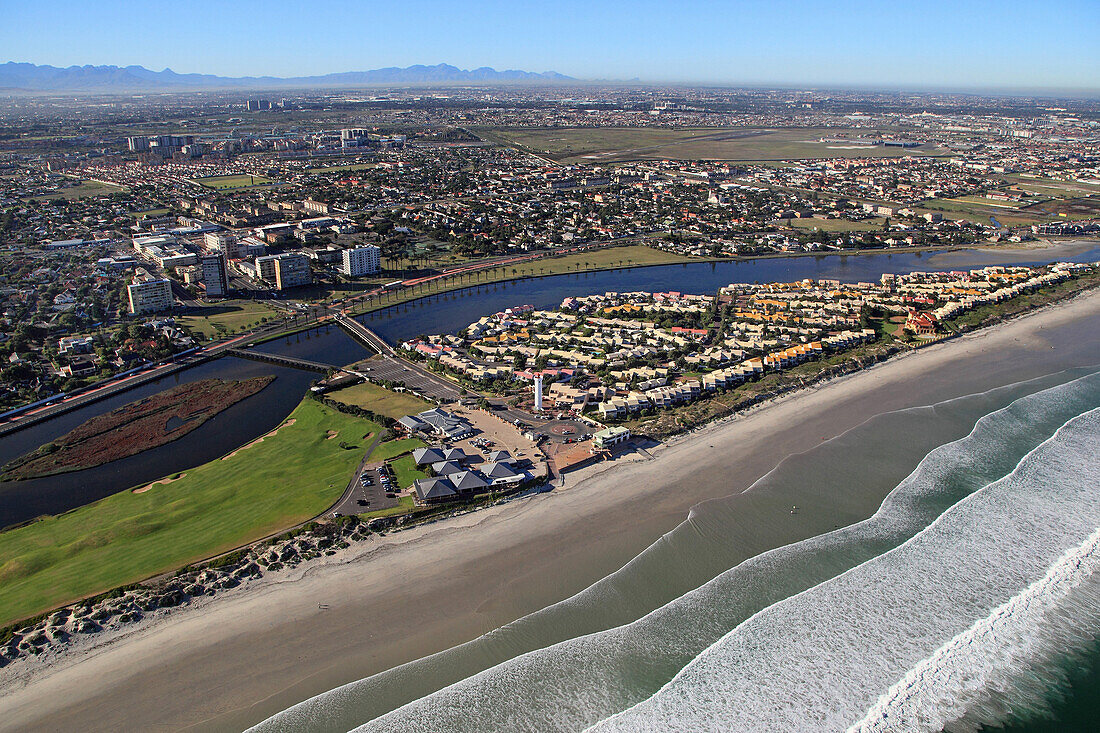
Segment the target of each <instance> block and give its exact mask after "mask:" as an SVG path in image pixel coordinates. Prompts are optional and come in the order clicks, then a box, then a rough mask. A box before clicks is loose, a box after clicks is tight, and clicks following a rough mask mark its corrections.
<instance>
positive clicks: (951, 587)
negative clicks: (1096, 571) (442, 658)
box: [593, 408, 1100, 731]
mask: <svg viewBox="0 0 1100 733" xmlns="http://www.w3.org/2000/svg"><path fill="white" fill-rule="evenodd" d="M1098 452H1100V408H1097V409H1094V410H1092V411H1090V412H1088V413H1085V414H1084V415H1081V416H1079V417H1077V418H1074V419H1073V420H1070V421H1069V422H1067V423H1066V425H1064V426H1063V427H1062V428H1060V429H1059V430H1058V432H1057V433H1056V434H1055V435H1054V437H1052V438H1051V439H1049V440H1048V441H1046V442H1044V443H1043V444H1042V445H1041V446H1040V447H1038V448H1036V449H1035V450H1034V451H1032V452H1031V453H1029V454H1028V456H1027V457H1025V458H1024V459H1023V460H1022V461H1021V462H1020V465H1019V466H1018V467H1017V469H1016V470H1015V471H1013V472H1012V474H1010V475H1009V476H1006V477H1005V478H1003V479H1001V480H999V481H996V482H994V483H992V484H990V485H989V486H986V487H985V488H983V489H981V490H980V491H978V492H976V493H974V494H972V495H971V496H969V497H968V498H966V499H964V500H963V501H961V502H959V503H958V504H957V505H956V506H954V507H953V508H951V509H950V510H949V511H947V512H945V513H944V514H943V515H942V516H940V517H939V518H938V519H937V520H936V521H935V522H933V523H932V524H931V525H930V526H929V527H927V528H926V529H924V530H922V531H921V532H920V533H918V534H917V535H916V536H914V537H913V538H912V539H910V540H909V541H907V542H905V543H904V544H902V545H900V546H899V547H897V548H895V549H893V550H891V551H889V552H887V553H884V554H883V555H881V556H879V557H876V558H875V559H873V560H870V561H868V562H866V563H864V564H863V565H860V566H858V567H856V568H853V569H852V570H849V571H847V572H845V573H843V574H841V575H839V576H837V577H836V578H834V579H832V580H829V581H826V582H824V583H822V584H820V585H818V586H816V587H814V588H811V589H809V590H807V591H805V592H803V593H800V594H798V595H796V596H792V597H791V598H788V599H786V600H785V601H783V602H781V603H777V604H775V605H773V606H771V607H769V608H767V609H765V610H763V611H761V612H760V613H758V614H756V615H755V616H753V617H752V618H750V619H749V620H747V621H746V622H744V623H743V624H741V625H740V626H738V627H737V628H736V629H734V630H733V631H731V632H730V633H729V634H727V635H726V636H725V637H723V638H722V639H721V640H720V641H719V642H717V643H715V644H714V645H712V646H711V647H709V648H708V649H707V650H706V651H705V652H703V653H702V654H700V655H699V656H698V657H697V658H696V659H694V660H693V661H692V662H691V663H690V664H688V665H687V666H686V667H685V668H684V669H682V670H681V671H680V673H679V674H677V676H676V677H675V678H674V679H673V680H671V681H670V682H669V683H668V684H667V685H665V686H664V687H663V688H662V689H661V690H660V691H659V692H658V693H657V694H655V695H653V696H652V697H650V698H649V699H648V700H645V701H644V702H642V703H639V704H638V705H635V706H634V707H632V708H630V709H628V710H626V711H623V712H622V713H619V714H617V715H615V716H612V717H611V718H609V719H607V720H605V721H603V722H602V723H601V724H599V725H597V726H595V727H594V728H593V729H594V730H600V731H615V730H622V731H634V730H653V729H659V730H670V731H677V730H691V731H696V730H716V729H721V730H738V731H753V730H759V731H782V730H791V731H802V730H807V729H812V730H844V729H846V728H847V727H848V726H849V725H850V724H851V723H852V722H853V721H855V720H858V719H859V718H860V717H861V716H862V715H863V713H864V711H866V710H868V709H869V708H870V707H871V705H872V704H874V702H875V701H876V700H877V699H878V697H879V696H880V694H881V693H882V692H883V691H885V690H887V689H888V687H889V686H890V685H891V684H892V683H893V682H894V681H895V680H898V679H899V678H900V677H902V676H903V675H904V674H905V673H906V671H907V670H909V669H910V668H913V667H914V666H915V665H916V664H917V663H918V662H919V661H920V660H921V659H923V658H924V657H926V656H930V655H931V654H932V653H933V652H934V651H935V650H936V649H937V648H938V647H940V646H942V645H944V644H945V643H946V642H947V641H948V640H949V639H951V638H952V637H954V636H956V635H957V634H959V633H960V632H962V631H964V630H965V629H967V628H969V627H970V626H971V625H972V623H973V621H974V619H976V618H984V617H986V616H989V615H990V613H991V609H993V608H994V607H996V606H998V605H1000V604H1002V603H1004V602H1006V601H1007V600H1008V599H1010V598H1011V597H1013V596H1015V595H1016V594H1017V593H1018V592H1019V591H1020V589H1021V588H1024V587H1026V586H1027V585H1029V584H1030V583H1032V582H1034V580H1035V579H1036V578H1038V577H1040V576H1042V575H1043V574H1044V573H1045V572H1046V571H1047V569H1048V568H1049V567H1051V565H1052V564H1053V563H1054V561H1055V559H1056V558H1058V557H1059V556H1060V555H1061V554H1062V553H1063V551H1064V550H1065V548H1066V547H1072V546H1076V545H1078V544H1081V543H1082V542H1083V541H1084V540H1085V538H1086V537H1088V536H1089V535H1090V534H1091V533H1092V532H1094V531H1095V530H1096V528H1097V527H1098V526H1100V492H1097V491H1096V481H1095V478H1094V477H1095V476H1096V475H1098V468H1100V466H1098V463H1097V455H1098Z"/></svg>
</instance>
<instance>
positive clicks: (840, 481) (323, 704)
mask: <svg viewBox="0 0 1100 733" xmlns="http://www.w3.org/2000/svg"><path fill="white" fill-rule="evenodd" d="M1078 373H1080V372H1078ZM1068 378H1069V377H1068V376H1065V375H1063V376H1062V377H1061V379H1062V380H1063V381H1064V380H1066V379H1068ZM1050 384H1055V385H1056V386H1053V387H1051V386H1049V385H1050ZM1036 390H1039V391H1036ZM1029 392H1030V394H1029ZM1021 395H1023V396H1021ZM1096 404H1100V375H1098V374H1095V373H1094V374H1088V375H1087V376H1084V377H1080V378H1078V379H1074V380H1073V381H1069V382H1067V383H1064V384H1058V383H1057V381H1051V380H1050V379H1045V380H1032V381H1031V382H1029V383H1021V384H1020V385H1010V386H1009V387H1003V388H999V389H997V390H991V391H990V392H989V393H982V394H979V395H969V396H967V397H964V398H958V399H956V400H951V401H948V402H945V403H940V404H939V405H935V406H931V407H925V408H912V409H910V410H904V411H900V413H888V414H887V415H884V416H879V418H875V419H873V420H872V421H871V423H869V424H868V425H865V426H864V427H863V429H855V430H854V431H850V434H846V435H845V436H841V437H840V438H837V439H834V440H833V441H829V444H828V445H824V446H822V447H821V448H819V449H814V450H813V451H810V452H809V453H807V454H802V455H800V456H793V457H791V458H789V459H787V461H785V462H784V463H783V464H781V466H780V467H779V468H777V469H776V470H775V471H773V472H772V474H769V475H768V476H766V477H764V478H763V479H761V480H760V481H758V482H757V483H756V484H754V486H753V487H752V489H751V490H750V491H749V492H747V493H746V494H741V495H738V496H737V497H731V499H730V500H718V501H715V502H707V503H705V504H704V505H701V506H700V507H698V508H697V509H693V510H692V512H691V516H690V517H689V519H688V521H686V522H685V523H683V524H682V525H680V526H679V527H678V528H677V529H676V530H674V531H673V532H670V533H669V534H668V535H666V536H665V537H663V538H662V539H661V540H659V541H658V542H657V543H655V544H654V545H653V546H651V547H650V548H649V549H648V550H646V551H645V552H643V553H642V554H641V555H639V556H638V557H637V558H635V559H634V560H633V561H631V563H628V564H627V565H626V566H625V567H624V568H623V569H622V570H620V571H618V572H617V573H614V574H612V575H611V576H608V578H605V579H604V580H603V581H601V582H600V583H597V584H595V585H594V586H592V587H591V588H589V589H588V590H586V591H584V592H582V593H580V594H578V595H577V596H575V597H574V598H571V599H568V600H567V601H563V602H561V603H559V604H555V605H554V606H551V607H549V608H547V609H543V610H542V611H540V612H538V613H536V614H532V616H530V617H525V618H524V619H520V620H519V621H517V622H514V623H512V624H509V625H507V626H505V627H503V628H502V629H498V630H497V631H494V632H492V633H490V634H488V635H486V636H484V637H481V638H479V639H477V640H475V641H473V642H469V643H468V644H465V645H461V646H459V647H456V648H455V649H451V650H448V651H446V652H441V653H440V654H437V655H432V656H430V657H426V658H424V659H421V660H417V661H415V662H411V663H409V664H406V665H401V666H400V667H397V668H394V669H392V670H389V671H387V672H384V673H381V674H378V675H374V676H372V677H368V678H366V679H364V680H360V681H358V682H354V683H350V684H348V685H345V686H343V687H340V688H336V689H335V690H332V691H330V692H327V693H324V694H322V695H319V696H317V697H315V698H313V699H311V700H307V701H305V702H303V703H300V704H299V705H296V706H294V707H292V708H290V709H288V710H286V711H284V712H283V713H280V714H278V715H276V716H274V717H273V718H271V719H269V720H268V721H265V722H264V723H262V724H260V725H259V726H257V729H258V730H299V729H302V728H305V727H308V728H309V729H311V730H347V729H349V728H353V727H355V726H357V725H361V724H363V723H364V722H365V721H371V722H370V723H368V724H366V725H363V727H362V728H361V730H425V731H428V730H430V731H439V730H478V731H481V730H540V731H541V730H577V729H580V728H584V727H585V726H588V725H592V724H594V723H597V722H599V721H600V720H602V719H604V718H606V717H608V716H611V715H613V714H615V713H616V712H618V711H622V710H624V709H626V708H629V707H631V706H632V705H635V704H637V703H639V702H641V701H644V700H646V699H647V698H649V697H650V696H651V695H653V694H654V693H655V692H657V691H658V690H659V689H661V687H662V685H665V684H666V683H668V682H669V681H670V680H672V679H673V678H674V677H675V676H676V675H677V673H679V672H681V670H682V669H684V667H685V665H689V663H690V662H692V660H693V659H695V658H696V657H697V655H699V654H700V653H701V652H704V650H706V649H707V648H708V647H709V646H711V645H712V644H714V643H715V642H716V641H718V640H719V639H721V638H722V637H723V636H724V635H726V634H727V633H729V632H730V630H731V629H735V628H736V627H738V625H739V624H742V622H744V621H745V620H746V619H749V618H750V617H752V616H753V614H756V613H758V612H760V611H761V610H762V609H766V608H769V607H771V606H773V604H779V603H781V602H782V601H784V599H788V598H790V597H791V596H794V595H795V594H798V593H801V592H803V591H806V590H807V589H809V588H812V587H814V586H816V585H818V584H821V583H823V582H825V581H828V580H829V579H831V578H835V577H836V576H838V575H839V574H841V573H844V572H845V571H848V570H850V569H851V568H853V567H855V566H857V565H859V564H860V563H864V562H866V561H868V560H871V559H872V558H875V557H877V556H880V555H882V554H883V553H885V552H887V551H889V550H891V549H892V548H896V547H897V546H898V545H899V544H901V543H903V542H905V541H906V540H907V539H909V538H911V537H913V536H914V535H915V534H916V533H917V532H919V531H920V530H922V529H923V528H925V527H927V526H928V524H929V523H930V522H932V521H933V520H934V519H936V517H938V516H940V515H941V514H942V513H943V512H944V511H945V510H946V509H948V508H949V507H951V506H952V505H954V504H955V503H956V502H958V501H959V500H960V499H963V498H964V497H966V496H968V495H970V494H972V493H973V492H975V491H978V490H979V489H981V488H982V487H984V486H987V485H989V484H990V483H991V482H994V481H996V480H997V479H1000V478H1002V477H1004V476H1006V475H1007V474H1009V473H1011V472H1012V471H1013V470H1014V469H1016V468H1017V466H1018V463H1019V461H1020V460H1021V458H1022V457H1023V456H1025V455H1026V454H1028V453H1029V452H1030V451H1032V450H1033V449H1035V448H1036V446H1039V445H1040V444H1042V443H1043V442H1044V441H1046V440H1048V439H1049V438H1050V437H1051V435H1053V434H1054V433H1055V431H1057V430H1058V429H1059V427H1061V426H1063V425H1064V424H1066V422H1067V421H1068V420H1070V419H1072V418H1074V417H1075V416H1077V415H1079V414H1080V413H1081V412H1082V411H1083V410H1084V409H1088V408H1089V407H1092V406H1095V405H1096ZM979 416H981V419H977V418H978V417H979ZM975 420H976V422H975ZM963 425H966V426H967V429H968V428H969V427H972V430H970V432H969V434H967V432H966V429H963V430H962V431H960V432H956V433H955V436H954V438H955V439H954V440H953V442H949V443H946V444H944V437H943V436H944V435H948V436H950V435H951V433H952V432H953V431H958V430H959V427H960V426H963ZM948 439H952V438H951V437H948ZM899 444H904V446H903V447H905V448H907V449H908V450H910V451H913V450H920V451H922V453H919V454H918V455H923V454H925V453H926V455H924V459H923V460H922V461H921V462H920V464H919V465H918V466H917V468H916V469H915V470H913V471H912V473H911V474H910V475H909V476H908V477H907V478H905V479H904V480H902V481H901V482H900V483H898V477H895V478H892V479H891V478H890V476H891V475H892V473H891V471H890V470H887V469H886V468H884V466H885V465H886V464H889V463H891V461H893V462H894V463H897V461H898V456H899V455H901V454H900V453H899V452H898V451H900V450H901V448H899V447H898V445H899ZM823 450H827V451H829V452H831V453H832V454H836V455H839V456H840V459H839V460H837V461H835V462H834V463H833V464H832V465H831V466H830V470H829V471H825V472H822V471H821V470H820V463H819V462H820V460H821V459H822V455H823V453H822V451H823ZM853 457H855V459H856V460H853ZM876 459H880V460H876ZM914 460H915V459H914ZM908 465H910V466H911V465H912V463H910V464H908ZM784 467H786V468H787V469H789V470H785V471H784V470H781V469H784ZM894 470H895V471H896V469H894ZM795 480H802V481H805V480H811V481H813V482H814V483H815V489H817V490H819V491H820V492H821V493H822V494H823V495H824V496H826V497H827V498H828V499H833V498H834V497H835V500H836V501H843V500H844V498H845V496H846V495H847V494H850V493H851V492H852V490H853V487H854V485H859V484H860V483H861V482H866V483H873V482H876V481H878V482H882V481H887V480H888V481H889V484H887V486H895V485H896V486H895V488H894V489H893V491H891V492H890V493H889V495H888V496H887V498H886V500H885V501H884V502H883V503H882V506H881V507H880V509H879V510H878V512H877V513H876V514H875V515H874V516H873V517H871V518H869V519H866V520H864V521H861V522H858V523H856V524H852V525H850V526H848V527H845V528H842V529H837V530H833V531H831V532H826V533H825V534H821V535H818V536H816V537H812V538H810V539H807V540H803V541H800V542H796V543H794V544H791V545H787V546H784V547H780V548H778V549H775V550H770V551H767V552H762V553H758V554H757V553H753V554H752V555H749V556H748V559H746V557H744V556H742V555H740V554H739V553H744V548H743V547H741V545H745V544H746V543H745V542H744V540H745V535H746V534H747V533H748V532H749V531H750V529H751V528H746V527H744V526H743V524H744V521H743V520H742V518H741V517H740V516H738V511H737V510H738V507H739V506H741V505H740V504H739V503H738V502H741V501H743V497H754V498H753V500H755V501H768V500H774V499H769V498H768V497H770V496H771V495H772V494H779V495H782V492H783V489H784V484H785V483H791V482H792V481H795ZM798 488H801V489H803V490H804V489H805V487H804V486H803V487H798ZM882 493H883V494H885V493H886V491H885V489H883V490H882ZM778 503H782V500H778ZM789 507H790V504H789V503H787V504H786V508H789ZM776 508H777V509H780V507H776ZM782 514H786V511H785V510H782ZM655 586H659V588H655ZM677 589H679V590H678V592H675V593H673V595H671V597H670V598H665V599H664V600H659V601H657V602H654V600H653V599H657V598H660V597H661V596H660V595H659V593H658V591H660V593H665V594H666V595H667V594H668V593H672V592H673V591H676V590H677ZM639 597H641V598H642V599H643V600H642V601H639V600H638V599H639ZM645 603H648V604H650V605H649V607H648V608H645V609H643V610H641V611H636V610H635V609H637V608H639V607H640V606H641V605H643V604H645ZM604 609H607V613H605V614H604V618H605V619H615V618H621V617H622V616H624V615H626V616H628V617H627V618H626V619H625V620H623V621H619V622H618V623H606V625H605V626H603V627H598V628H596V629H595V630H591V629H590V628H586V626H590V625H592V624H593V623H594V622H592V621H590V616H592V615H593V614H594V613H595V612H596V611H601V610H604ZM623 609H625V610H623ZM585 614H588V615H585ZM629 614H633V615H629ZM551 620H553V621H554V622H555V623H556V626H551V625H550V621H551ZM540 625H541V626H540ZM548 629H549V630H548ZM555 634H557V635H559V636H558V638H557V639H555V638H553V636H554V635H555ZM548 637H549V639H548V640H546V639H547V638H548ZM540 639H543V640H546V641H544V642H543V643H542V644H539V640H540ZM555 642H556V643H555ZM525 646H526V648H524V647H525ZM497 656H499V657H502V658H498V659H495V660H494V657H497ZM689 666H690V665H689ZM464 667H465V668H467V669H469V668H470V667H474V668H473V669H471V670H470V671H469V672H467V673H466V674H460V675H459V676H457V677H454V676H453V675H455V674H456V673H457V672H458V671H459V670H461V669H462V668H464ZM479 670H483V671H479ZM903 671H904V670H901V672H903ZM901 672H899V674H898V676H900V673H901ZM471 674H472V676H469V675H471ZM448 677H450V679H448ZM893 679H897V676H895V677H894V678H892V679H891V680H890V681H893ZM884 688H885V685H883V689H884ZM877 692H881V689H880V690H877V691H876V694H877ZM519 701H522V702H519ZM869 704H870V703H868V705H869ZM866 709H867V706H864V707H862V708H860V711H861V712H862V711H863V710H866ZM849 722H850V721H849ZM646 727H648V726H646ZM722 727H725V726H724V725H723V726H722Z"/></svg>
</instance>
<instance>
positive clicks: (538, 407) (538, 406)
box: [535, 374, 542, 412]
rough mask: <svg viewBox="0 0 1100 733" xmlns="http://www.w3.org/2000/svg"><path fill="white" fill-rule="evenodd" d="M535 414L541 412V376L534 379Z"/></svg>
mask: <svg viewBox="0 0 1100 733" xmlns="http://www.w3.org/2000/svg"><path fill="white" fill-rule="evenodd" d="M535 412H542V375H541V374H540V375H538V376H537V377H535Z"/></svg>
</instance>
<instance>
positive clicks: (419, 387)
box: [357, 355, 458, 401]
mask: <svg viewBox="0 0 1100 733" xmlns="http://www.w3.org/2000/svg"><path fill="white" fill-rule="evenodd" d="M357 369H358V370H360V371H362V372H363V373H364V374H365V375H366V376H367V377H368V378H370V379H371V380H372V381H379V380H382V379H385V380H389V381H391V382H404V383H405V386H406V387H408V388H409V389H410V390H415V391H416V392H419V393H420V394H422V395H424V396H425V397H430V398H432V399H437V400H440V399H441V400H448V401H453V400H457V399H458V389H457V388H456V387H453V386H451V385H450V383H448V382H446V381H444V380H443V379H442V378H441V377H433V376H429V375H426V374H424V373H423V372H421V371H420V370H419V369H418V368H417V367H414V366H409V365H407V364H405V363H403V362H402V361H401V360H399V359H394V358H393V357H392V356H385V355H380V356H374V357H371V358H370V359H368V360H367V361H365V362H360V363H359V364H358V365H357Z"/></svg>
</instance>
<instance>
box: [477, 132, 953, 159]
mask: <svg viewBox="0 0 1100 733" xmlns="http://www.w3.org/2000/svg"><path fill="white" fill-rule="evenodd" d="M876 134H882V135H883V136H885V137H891V136H898V137H904V132H898V133H891V132H887V131H878V132H876V131H873V130H866V129H851V130H847V129H837V128H747V127H746V128H719V129H716V128H690V129H686V128H685V129H669V128H634V127H625V128H611V127H601V128H565V129H532V128H517V129H513V128H501V129H495V130H492V131H489V132H488V133H487V134H486V137H488V138H490V139H496V140H499V141H501V142H505V143H508V144H511V145H515V146H517V147H520V148H522V149H524V150H527V151H529V152H532V153H534V154H536V155H541V156H544V157H547V158H551V159H553V160H556V161H558V162H562V163H600V162H604V163H611V162H622V161H628V160H652V159H663V158H671V159H677V160H729V161H743V162H751V161H775V160H804V159H816V158H865V157H900V156H906V155H911V156H925V155H946V154H948V151H946V150H943V149H941V148H939V147H937V146H935V145H931V144H926V145H922V146H920V147H918V148H894V147H890V148H887V147H884V146H882V145H876V146H864V145H845V144H843V143H836V142H831V143H823V142H820V140H821V138H823V137H829V138H836V137H845V136H846V137H856V136H859V135H863V136H867V135H872V136H873V135H876Z"/></svg>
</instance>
